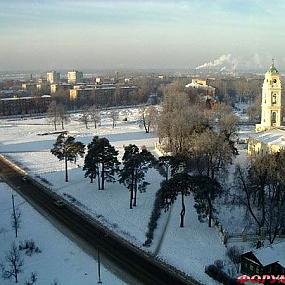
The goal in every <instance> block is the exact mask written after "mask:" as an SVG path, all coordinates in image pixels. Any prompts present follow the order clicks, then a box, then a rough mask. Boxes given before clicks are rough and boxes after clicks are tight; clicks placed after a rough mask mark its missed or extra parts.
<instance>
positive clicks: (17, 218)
mask: <svg viewBox="0 0 285 285" xmlns="http://www.w3.org/2000/svg"><path fill="white" fill-rule="evenodd" d="M12 204H13V212H12V215H11V224H12V227H13V229H14V230H15V236H16V238H17V237H18V230H19V228H20V225H21V215H22V213H21V211H20V209H19V208H15V200H14V194H12Z"/></svg>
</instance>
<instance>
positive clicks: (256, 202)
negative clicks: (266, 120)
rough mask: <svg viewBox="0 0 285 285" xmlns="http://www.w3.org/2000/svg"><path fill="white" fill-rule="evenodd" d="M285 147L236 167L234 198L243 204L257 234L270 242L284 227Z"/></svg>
mask: <svg viewBox="0 0 285 285" xmlns="http://www.w3.org/2000/svg"><path fill="white" fill-rule="evenodd" d="M284 169H285V151H283V150H282V151H280V152H279V153H275V154H265V155H260V156H258V157H256V158H254V159H253V160H252V161H251V165H250V167H249V169H241V167H237V171H236V183H235V184H236V185H237V187H238V190H242V191H237V194H236V195H235V197H234V198H235V199H234V201H236V202H237V203H239V204H240V205H243V206H245V207H246V209H247V213H248V214H249V216H250V217H251V218H252V220H253V221H254V223H255V224H256V225H257V227H258V231H259V235H260V236H261V237H263V235H264V230H265V235H266V237H268V240H269V242H270V243H273V242H274V240H275V239H276V237H277V236H278V234H279V233H280V232H281V231H282V230H284V229H285V186H284V185H285V184H284V182H285V179H284V175H285V171H284Z"/></svg>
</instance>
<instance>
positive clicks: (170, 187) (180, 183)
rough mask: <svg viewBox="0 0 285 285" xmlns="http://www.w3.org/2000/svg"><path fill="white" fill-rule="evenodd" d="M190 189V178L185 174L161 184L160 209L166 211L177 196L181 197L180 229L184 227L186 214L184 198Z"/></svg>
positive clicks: (175, 176)
mask: <svg viewBox="0 0 285 285" xmlns="http://www.w3.org/2000/svg"><path fill="white" fill-rule="evenodd" d="M191 187H192V178H191V176H190V175H188V174H187V173H177V174H175V175H174V176H173V177H171V178H170V179H169V180H166V181H163V183H162V184H161V188H162V189H161V190H162V204H161V207H162V208H164V209H165V210H166V211H168V210H169V209H170V206H171V205H172V204H173V203H174V202H175V201H176V199H177V197H178V195H179V194H180V196H181V211H180V227H181V228H183V227H184V217H185V212H186V206H185V196H188V195H190V193H191Z"/></svg>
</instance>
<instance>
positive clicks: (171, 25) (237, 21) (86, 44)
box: [0, 0, 285, 71]
mask: <svg viewBox="0 0 285 285" xmlns="http://www.w3.org/2000/svg"><path fill="white" fill-rule="evenodd" d="M0 4H1V6H0V7H1V9H0V38H1V45H0V71H6V70H62V69H73V68H75V69H78V70H94V69H175V68H177V69H186V68H195V67H198V66H200V69H203V68H218V69H221V70H224V69H227V70H231V69H262V68H267V67H268V66H269V65H270V64H271V59H272V58H275V60H276V61H275V62H276V66H277V67H278V68H280V69H283V70H284V69H285V51H284V50H285V49H284V47H285V35H284V31H283V28H284V27H285V18H284V12H285V1H282V0H276V1H274V3H270V2H269V1H265V0H251V1H246V0H236V1H230V0H189V1H180V0H177V1H170V0H169V1H167V0H164V1H161V0H157V1H120V0H117V1H114V0H107V1H89V0H86V1H65V0H62V1H59V0H50V1H45V0H42V1H40V0H33V1H32V0H27V1H17V0H10V1H4V0H2V1H1V2H0Z"/></svg>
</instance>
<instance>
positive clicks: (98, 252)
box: [97, 248, 102, 284]
mask: <svg viewBox="0 0 285 285" xmlns="http://www.w3.org/2000/svg"><path fill="white" fill-rule="evenodd" d="M97 259H98V282H97V283H98V284H102V281H101V260H100V251H99V248H98V249H97Z"/></svg>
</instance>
